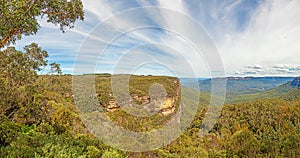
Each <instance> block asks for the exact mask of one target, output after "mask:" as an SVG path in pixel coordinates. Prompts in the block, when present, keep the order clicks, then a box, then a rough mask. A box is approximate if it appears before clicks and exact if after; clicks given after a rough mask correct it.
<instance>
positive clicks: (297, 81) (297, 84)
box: [291, 77, 300, 88]
mask: <svg viewBox="0 0 300 158" xmlns="http://www.w3.org/2000/svg"><path fill="white" fill-rule="evenodd" d="M291 86H293V87H298V88H300V77H296V78H294V80H293V81H292V83H291Z"/></svg>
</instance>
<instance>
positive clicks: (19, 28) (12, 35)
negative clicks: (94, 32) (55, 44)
mask: <svg viewBox="0 0 300 158" xmlns="http://www.w3.org/2000/svg"><path fill="white" fill-rule="evenodd" d="M39 17H42V18H43V17H46V19H47V22H50V23H53V24H55V25H59V26H60V29H61V30H62V31H64V29H65V28H66V27H69V28H72V27H74V23H75V21H76V20H77V19H80V20H83V19H84V12H83V5H82V2H81V1H80V0H47V1H44V0H1V1H0V40H1V43H0V49H1V48H3V47H4V46H5V45H9V44H11V43H15V41H16V40H19V39H21V38H22V36H23V35H25V36H29V35H33V34H35V33H37V32H38V30H39V28H40V25H39V21H38V18H39Z"/></svg>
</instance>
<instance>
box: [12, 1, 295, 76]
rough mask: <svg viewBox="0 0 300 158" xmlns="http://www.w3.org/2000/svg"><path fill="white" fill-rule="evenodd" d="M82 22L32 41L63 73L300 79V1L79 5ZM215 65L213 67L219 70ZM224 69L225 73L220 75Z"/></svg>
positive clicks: (45, 31) (46, 27)
mask: <svg viewBox="0 0 300 158" xmlns="http://www.w3.org/2000/svg"><path fill="white" fill-rule="evenodd" d="M83 5H84V11H85V20H84V21H77V22H76V24H75V28H73V29H67V30H66V31H65V33H62V32H61V31H60V30H59V26H55V25H53V24H51V23H47V22H46V20H45V18H43V19H41V18H38V19H39V22H40V25H41V29H40V30H39V32H38V33H37V34H36V35H34V36H28V37H23V38H22V40H20V41H18V42H17V44H16V47H17V48H18V49H22V47H24V46H25V45H27V44H29V43H31V42H36V43H38V44H39V45H40V46H41V47H42V48H43V49H44V50H47V51H48V53H49V56H50V57H49V62H54V61H55V62H57V63H60V64H61V66H62V70H63V72H64V73H71V74H80V73H104V72H105V73H133V74H139V75H148V74H152V75H174V76H179V77H201V78H205V77H211V76H217V75H218V73H219V74H220V75H226V76H299V75H300V58H299V55H300V1H299V0H201V1H200V0H128V1H124V0H114V1H108V0H97V1H91V0H83ZM216 65H217V66H216ZM223 69H224V72H222V70H223Z"/></svg>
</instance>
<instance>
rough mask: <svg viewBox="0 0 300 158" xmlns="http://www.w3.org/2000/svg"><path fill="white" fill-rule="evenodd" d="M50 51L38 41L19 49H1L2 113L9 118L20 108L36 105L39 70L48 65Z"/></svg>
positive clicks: (0, 83)
mask: <svg viewBox="0 0 300 158" xmlns="http://www.w3.org/2000/svg"><path fill="white" fill-rule="evenodd" d="M47 57H48V53H47V52H46V51H44V50H42V48H40V47H39V46H38V45H37V44H36V43H32V44H30V45H28V46H25V47H24V51H23V52H22V51H18V50H16V49H15V48H14V47H8V48H7V49H5V50H4V51H0V89H1V91H0V114H4V115H6V116H8V117H9V118H10V117H12V116H13V114H15V113H16V112H17V111H18V110H20V109H24V108H28V107H36V106H35V105H33V104H35V102H33V100H34V97H35V95H34V94H36V85H35V81H36V79H37V78H38V75H37V71H39V70H41V69H42V67H44V66H46V65H47V60H46V58H47Z"/></svg>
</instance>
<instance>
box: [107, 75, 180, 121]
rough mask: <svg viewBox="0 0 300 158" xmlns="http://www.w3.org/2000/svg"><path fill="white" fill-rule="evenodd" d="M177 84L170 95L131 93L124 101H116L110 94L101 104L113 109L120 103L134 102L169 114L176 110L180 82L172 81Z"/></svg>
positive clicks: (131, 104)
mask: <svg viewBox="0 0 300 158" xmlns="http://www.w3.org/2000/svg"><path fill="white" fill-rule="evenodd" d="M174 83H176V84H177V88H176V90H175V91H174V94H173V95H172V97H166V96H163V95H162V96H160V95H161V94H157V95H156V94H154V95H151V96H148V95H145V96H140V95H138V94H131V98H130V99H129V101H128V102H126V103H120V104H119V103H118V102H117V101H116V100H115V99H113V95H112V94H110V97H111V99H109V100H108V102H107V103H106V104H103V105H102V106H103V108H104V109H105V110H106V111H115V110H118V109H119V108H120V105H125V104H126V105H128V106H130V107H131V106H133V105H134V104H138V105H141V106H145V107H147V108H148V110H149V111H150V112H154V111H155V112H158V113H159V114H161V115H164V116H165V115H171V114H173V113H175V112H176V108H175V105H176V102H177V100H178V99H179V93H180V82H179V81H177V80H176V81H174Z"/></svg>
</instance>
